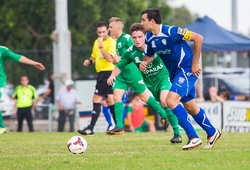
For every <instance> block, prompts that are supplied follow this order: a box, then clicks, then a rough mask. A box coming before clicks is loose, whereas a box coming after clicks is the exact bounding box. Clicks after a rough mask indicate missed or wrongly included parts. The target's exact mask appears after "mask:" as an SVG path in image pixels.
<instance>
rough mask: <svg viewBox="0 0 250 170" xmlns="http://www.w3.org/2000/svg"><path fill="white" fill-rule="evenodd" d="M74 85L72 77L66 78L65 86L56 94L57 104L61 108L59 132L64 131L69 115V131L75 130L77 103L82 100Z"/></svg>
mask: <svg viewBox="0 0 250 170" xmlns="http://www.w3.org/2000/svg"><path fill="white" fill-rule="evenodd" d="M73 85H74V82H73V81H72V80H71V79H68V80H66V82H65V86H63V87H61V88H60V90H59V92H58V94H57V96H56V104H57V108H58V110H59V118H58V132H63V131H64V126H65V123H66V118H67V117H68V119H69V126H70V129H69V131H70V132H74V121H75V111H76V104H81V102H80V99H79V97H78V94H77V92H76V90H75V89H74V88H73Z"/></svg>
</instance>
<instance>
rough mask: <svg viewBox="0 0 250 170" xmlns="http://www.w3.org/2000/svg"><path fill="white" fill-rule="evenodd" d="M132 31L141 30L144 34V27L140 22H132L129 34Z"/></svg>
mask: <svg viewBox="0 0 250 170" xmlns="http://www.w3.org/2000/svg"><path fill="white" fill-rule="evenodd" d="M134 31H141V32H143V33H144V34H145V33H146V31H145V29H144V27H143V26H142V25H141V24H140V23H134V24H132V25H131V26H130V34H132V32H134Z"/></svg>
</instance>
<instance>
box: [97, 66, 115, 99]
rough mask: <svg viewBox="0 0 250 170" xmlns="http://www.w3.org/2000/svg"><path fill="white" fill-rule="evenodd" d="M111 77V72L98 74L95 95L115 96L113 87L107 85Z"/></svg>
mask: <svg viewBox="0 0 250 170" xmlns="http://www.w3.org/2000/svg"><path fill="white" fill-rule="evenodd" d="M110 75H111V71H101V72H99V73H97V79H96V85H95V94H97V95H99V96H102V97H106V96H107V95H108V94H113V90H112V86H110V85H108V84H107V80H108V78H109V76H110Z"/></svg>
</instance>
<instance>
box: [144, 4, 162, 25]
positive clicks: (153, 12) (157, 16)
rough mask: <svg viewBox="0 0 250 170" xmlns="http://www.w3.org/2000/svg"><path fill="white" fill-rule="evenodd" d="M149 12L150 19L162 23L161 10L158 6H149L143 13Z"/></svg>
mask: <svg viewBox="0 0 250 170" xmlns="http://www.w3.org/2000/svg"><path fill="white" fill-rule="evenodd" d="M143 14H148V20H149V21H150V20H152V19H153V20H155V23H156V24H161V23H162V18H161V12H160V10H159V9H156V8H149V9H146V10H144V11H142V12H141V15H143Z"/></svg>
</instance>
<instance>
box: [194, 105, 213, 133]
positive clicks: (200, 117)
mask: <svg viewBox="0 0 250 170" xmlns="http://www.w3.org/2000/svg"><path fill="white" fill-rule="evenodd" d="M193 118H194V120H195V121H196V122H197V123H198V124H199V125H200V126H201V127H202V128H203V129H204V130H205V131H206V133H207V137H211V136H213V135H214V133H215V131H216V129H215V128H214V126H213V125H212V124H211V122H210V121H209V120H208V118H207V116H206V113H205V112H204V110H203V109H202V108H200V111H199V113H198V114H197V115H195V116H193Z"/></svg>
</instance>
